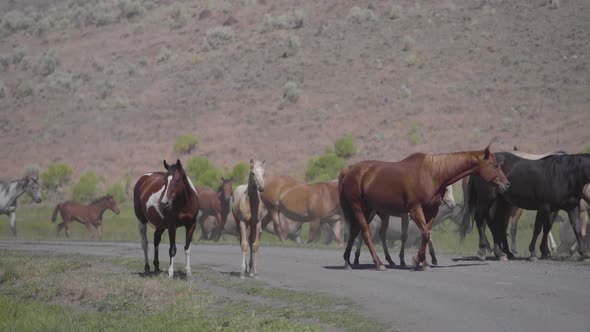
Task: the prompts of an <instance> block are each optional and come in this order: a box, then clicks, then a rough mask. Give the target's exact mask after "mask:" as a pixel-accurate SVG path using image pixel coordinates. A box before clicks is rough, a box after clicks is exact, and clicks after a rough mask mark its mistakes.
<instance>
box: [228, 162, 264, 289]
mask: <svg viewBox="0 0 590 332" xmlns="http://www.w3.org/2000/svg"><path fill="white" fill-rule="evenodd" d="M262 191H264V160H263V161H258V160H254V159H250V175H249V176H248V184H247V185H245V184H242V185H239V186H237V187H236V189H235V190H234V192H233V194H232V199H231V202H230V206H231V210H232V214H233V216H234V219H235V221H236V226H237V227H238V229H239V230H240V244H241V246H242V270H241V272H240V277H241V278H244V276H245V275H246V274H247V273H248V274H249V276H250V277H254V276H255V275H256V274H258V264H257V258H258V257H257V256H258V248H259V246H260V242H259V240H260V232H261V223H260V220H261V219H262V213H263V206H262V202H261V200H260V193H261V192H262ZM246 236H248V237H247V238H246ZM248 247H249V248H250V264H246V252H247V251H248Z"/></svg>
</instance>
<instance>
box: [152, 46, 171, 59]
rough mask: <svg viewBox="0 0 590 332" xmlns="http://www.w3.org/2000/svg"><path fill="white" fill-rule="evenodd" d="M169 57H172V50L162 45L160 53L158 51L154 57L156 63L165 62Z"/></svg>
mask: <svg viewBox="0 0 590 332" xmlns="http://www.w3.org/2000/svg"><path fill="white" fill-rule="evenodd" d="M171 57H172V52H170V49H168V47H164V46H162V48H161V49H160V53H158V56H157V57H156V63H163V62H166V61H168V60H169V59H170V58H171Z"/></svg>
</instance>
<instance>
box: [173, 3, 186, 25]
mask: <svg viewBox="0 0 590 332" xmlns="http://www.w3.org/2000/svg"><path fill="white" fill-rule="evenodd" d="M170 18H172V26H171V27H172V29H180V28H182V27H183V26H185V24H186V22H187V21H188V12H187V10H186V8H185V7H184V6H183V5H181V4H178V3H175V4H174V5H172V6H171V7H170Z"/></svg>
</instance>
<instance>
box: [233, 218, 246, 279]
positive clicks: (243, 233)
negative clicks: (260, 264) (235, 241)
mask: <svg viewBox="0 0 590 332" xmlns="http://www.w3.org/2000/svg"><path fill="white" fill-rule="evenodd" d="M236 220H237V219H236ZM238 226H239V228H240V245H241V247H242V271H240V278H244V277H245V276H246V273H247V272H248V265H247V264H246V252H248V239H247V237H246V223H245V222H244V221H240V222H239V224H238Z"/></svg>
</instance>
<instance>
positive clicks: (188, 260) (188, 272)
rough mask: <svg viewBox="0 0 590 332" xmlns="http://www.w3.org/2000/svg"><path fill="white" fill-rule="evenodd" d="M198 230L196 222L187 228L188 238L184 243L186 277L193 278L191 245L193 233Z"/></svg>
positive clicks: (186, 237)
mask: <svg viewBox="0 0 590 332" xmlns="http://www.w3.org/2000/svg"><path fill="white" fill-rule="evenodd" d="M195 228H197V224H195V223H194V222H193V223H192V224H191V225H190V226H186V236H185V242H184V253H185V255H186V276H187V277H191V276H192V275H193V274H192V272H191V243H192V242H193V233H194V232H195Z"/></svg>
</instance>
